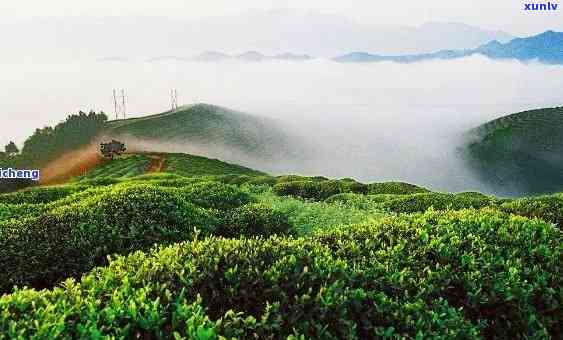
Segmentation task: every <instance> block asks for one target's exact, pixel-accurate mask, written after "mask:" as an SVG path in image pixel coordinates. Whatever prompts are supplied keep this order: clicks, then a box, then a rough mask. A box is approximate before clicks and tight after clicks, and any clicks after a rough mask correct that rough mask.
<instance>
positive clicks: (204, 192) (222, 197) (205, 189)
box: [183, 182, 253, 210]
mask: <svg viewBox="0 0 563 340" xmlns="http://www.w3.org/2000/svg"><path fill="white" fill-rule="evenodd" d="M183 197H184V198H185V199H187V200H189V201H191V202H193V203H195V204H196V205H199V206H200V207H203V208H213V209H218V210H228V209H233V208H236V207H240V206H241V205H244V204H247V203H251V202H252V201H253V200H252V197H251V196H250V195H249V194H248V193H246V192H244V191H242V190H241V189H239V188H238V187H236V186H234V185H228V184H223V183H220V182H201V183H196V184H193V185H192V186H190V187H187V188H185V190H184V191H183Z"/></svg>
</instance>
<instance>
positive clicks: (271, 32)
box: [0, 9, 551, 62]
mask: <svg viewBox="0 0 563 340" xmlns="http://www.w3.org/2000/svg"><path fill="white" fill-rule="evenodd" d="M550 27H551V26H550ZM14 32H17V34H14ZM513 38H514V37H513V36H512V35H510V34H508V33H506V32H503V31H499V30H491V29H486V28H482V27H475V26H470V25H466V24H462V23H452V22H430V23H425V24H422V25H417V26H395V27H393V26H383V24H382V23H359V22H356V21H354V20H352V19H350V18H348V17H346V16H344V15H338V14H337V15H334V14H324V13H319V12H315V11H300V10H291V9H282V10H271V11H261V10H260V11H252V12H244V13H242V12H241V13H237V14H233V15H228V16H218V17H209V18H197V19H195V18H194V19H188V18H183V17H160V16H154V17H151V16H148V17H147V16H105V17H104V16H102V17H90V16H69V17H40V18H30V19H21V20H20V19H18V20H1V21H0V41H2V53H1V54H0V62H3V61H20V60H21V59H22V56H25V57H26V59H28V60H35V61H38V62H39V61H57V62H60V61H67V60H80V59H89V60H91V59H103V58H105V57H128V58H131V59H141V60H147V59H149V58H152V57H154V56H155V55H154V53H155V51H158V52H157V53H158V55H156V57H159V56H180V57H184V56H192V55H193V54H195V53H198V52H200V51H214V50H217V49H221V50H223V51H241V49H243V50H242V51H244V50H249V51H260V52H261V53H264V54H266V55H271V56H274V55H277V54H280V53H284V52H286V51H289V52H293V51H299V52H300V53H304V54H308V55H313V56H318V57H321V58H331V57H334V56H336V55H338V54H340V53H342V52H343V51H366V52H370V53H373V52H377V53H379V54H384V55H403V54H418V53H429V52H433V51H438V50H442V49H454V50H463V49H468V48H474V47H475V46H480V45H483V44H486V43H488V42H489V41H492V40H498V41H500V42H507V41H510V40H511V39H513ZM242 51H241V52H242ZM107 53H111V55H107ZM116 61H120V60H116Z"/></svg>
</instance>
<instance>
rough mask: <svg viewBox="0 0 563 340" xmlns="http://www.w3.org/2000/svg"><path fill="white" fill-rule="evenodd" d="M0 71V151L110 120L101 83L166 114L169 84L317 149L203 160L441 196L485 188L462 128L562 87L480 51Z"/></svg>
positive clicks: (140, 108)
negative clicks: (379, 59) (292, 156)
mask: <svg viewBox="0 0 563 340" xmlns="http://www.w3.org/2000/svg"><path fill="white" fill-rule="evenodd" d="M0 72H1V73H2V74H3V75H4V77H3V79H2V80H1V81H0V82H2V83H3V84H2V87H3V88H5V89H6V90H5V91H4V92H3V94H2V96H4V98H2V103H3V104H4V105H3V106H4V110H5V112H10V119H9V120H7V121H5V122H4V124H3V125H2V126H0V131H1V132H2V134H1V136H2V139H1V140H0V142H1V143H4V144H5V143H7V141H8V140H11V139H15V140H16V141H17V142H18V143H19V144H20V145H21V143H22V142H23V140H24V139H25V137H27V136H29V135H30V134H31V133H33V131H34V130H35V129H36V128H39V127H42V126H44V125H53V124H54V123H56V122H58V121H61V120H63V119H64V118H65V117H66V116H67V115H68V114H71V113H76V112H78V110H83V111H89V110H90V109H94V110H95V111H100V110H103V111H105V112H106V113H107V114H108V116H109V117H110V118H113V102H112V92H111V91H112V88H118V89H120V88H124V89H125V90H126V94H127V107H128V117H134V116H143V115H147V114H151V113H159V112H163V111H167V110H168V109H169V107H170V101H169V100H170V98H169V93H170V92H169V91H170V89H171V88H177V89H178V91H179V102H180V104H190V103H200V102H203V103H209V104H214V105H220V106H224V107H227V108H230V109H233V110H238V111H242V112H247V113H251V114H255V115H260V116H267V117H272V118H275V119H277V120H279V121H281V122H283V123H284V124H286V125H289V126H291V127H292V129H293V131H294V132H295V133H297V134H298V135H301V136H306V137H307V138H309V140H310V141H311V142H312V143H314V144H315V145H317V147H318V152H317V153H316V155H315V157H314V158H311V159H309V160H307V162H292V161H291V160H280V161H279V162H264V161H262V160H257V159H243V158H237V157H234V158H233V156H232V155H230V154H229V153H228V152H223V153H221V152H217V150H215V151H212V150H208V151H205V150H201V152H202V155H203V156H212V157H220V158H222V159H225V160H228V161H235V162H236V161H238V162H241V163H242V164H243V165H247V166H251V167H258V168H259V169H260V170H266V171H270V172H272V173H292V172H297V173H304V174H319V175H325V176H331V177H355V178H357V179H360V180H364V181H374V180H392V179H394V180H404V181H408V182H412V183H416V184H420V185H427V186H430V187H431V188H433V189H435V190H447V191H458V190H480V191H484V192H486V191H487V188H486V187H484V186H482V185H481V183H480V182H479V181H477V180H476V179H474V178H473V177H472V175H471V174H470V173H469V171H468V170H467V169H466V168H465V167H464V166H463V164H461V163H460V162H459V161H458V160H457V159H456V157H455V154H456V148H457V147H458V146H460V136H461V135H462V134H463V133H464V132H466V131H467V130H468V129H470V128H472V127H475V126H477V125H480V124H482V123H484V122H486V121H488V120H491V119H494V118H497V117H500V116H503V115H506V114H510V113H514V112H519V111H523V110H528V109H534V108H542V107H553V106H561V105H562V104H563V93H561V92H558V91H553V89H557V88H563V67H561V66H560V65H559V66H558V65H543V64H539V63H531V64H523V63H520V62H517V61H494V60H490V59H487V58H486V57H483V56H473V57H468V58H463V59H457V60H449V61H441V60H434V61H426V62H420V63H414V64H396V63H391V62H384V63H368V64H341V63H336V62H332V61H328V60H312V61H309V62H304V63H294V62H282V61H268V62H262V63H244V62H225V63H194V62H173V61H168V62H160V63H147V62H137V63H122V62H114V63H103V62H97V63H95V62H94V63H74V64H60V65H53V64H51V65H49V66H48V67H46V66H45V65H33V64H31V65H28V66H27V67H25V68H14V67H13V66H11V67H5V68H4V69H1V70H0ZM530 84H533V86H530ZM189 147H190V146H189V145H187V146H186V147H185V149H186V150H185V151H190V150H191V149H190V148H189ZM192 147H193V146H192ZM182 148H183V147H182V146H181V145H180V146H177V147H176V148H175V149H174V150H175V151H181V150H183V149H182ZM160 151H166V150H160Z"/></svg>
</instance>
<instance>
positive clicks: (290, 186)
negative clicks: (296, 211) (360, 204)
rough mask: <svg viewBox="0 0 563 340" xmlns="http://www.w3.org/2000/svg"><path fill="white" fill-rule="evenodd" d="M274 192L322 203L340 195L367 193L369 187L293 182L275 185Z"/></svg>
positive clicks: (334, 182) (336, 182) (343, 182)
mask: <svg viewBox="0 0 563 340" xmlns="http://www.w3.org/2000/svg"><path fill="white" fill-rule="evenodd" d="M273 190H274V192H275V193H276V194H278V195H280V196H294V197H301V198H305V199H313V200H317V201H322V200H324V199H326V198H328V197H330V196H332V195H336V194H340V193H346V192H352V193H366V191H367V186H366V185H365V184H362V183H358V182H355V181H346V180H328V181H293V182H282V183H278V184H276V185H274V187H273Z"/></svg>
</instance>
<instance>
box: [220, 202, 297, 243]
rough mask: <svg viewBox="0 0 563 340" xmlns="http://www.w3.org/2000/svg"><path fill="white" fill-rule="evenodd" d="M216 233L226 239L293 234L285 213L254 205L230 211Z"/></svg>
mask: <svg viewBox="0 0 563 340" xmlns="http://www.w3.org/2000/svg"><path fill="white" fill-rule="evenodd" d="M216 233H217V234H218V235H221V236H225V237H241V236H250V237H252V236H271V235H276V234H277V235H282V234H290V233H291V225H290V223H289V220H288V218H287V216H286V215H284V214H283V213H281V212H279V211H275V210H274V209H272V208H270V207H269V206H267V205H264V204H258V203H254V204H247V205H244V206H242V207H238V208H236V209H233V210H231V211H229V212H228V213H227V214H226V216H225V218H224V221H223V222H222V226H221V227H220V228H219V229H218V230H217V232H216Z"/></svg>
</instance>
